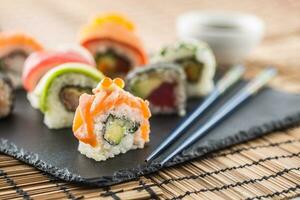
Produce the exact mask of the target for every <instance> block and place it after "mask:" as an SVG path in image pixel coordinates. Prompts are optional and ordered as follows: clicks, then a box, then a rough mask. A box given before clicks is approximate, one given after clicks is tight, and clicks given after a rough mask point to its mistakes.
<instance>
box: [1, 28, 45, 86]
mask: <svg viewBox="0 0 300 200" xmlns="http://www.w3.org/2000/svg"><path fill="white" fill-rule="evenodd" d="M42 49H43V47H42V46H41V45H40V44H39V43H38V42H37V41H36V40H35V39H34V38H32V37H30V36H28V35H26V34H24V33H15V32H1V33H0V70H1V71H3V72H5V73H6V74H7V75H8V76H9V77H10V79H11V80H12V83H13V86H14V87H15V88H20V87H21V86H22V79H21V76H22V71H23V65H24V62H25V60H26V58H27V57H28V56H29V54H31V53H32V52H35V51H40V50H42Z"/></svg>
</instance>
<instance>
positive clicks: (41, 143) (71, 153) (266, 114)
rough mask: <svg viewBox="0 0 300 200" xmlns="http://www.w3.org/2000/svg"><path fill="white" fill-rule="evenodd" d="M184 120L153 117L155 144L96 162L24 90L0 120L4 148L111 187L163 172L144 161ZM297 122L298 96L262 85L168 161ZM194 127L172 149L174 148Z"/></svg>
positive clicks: (60, 174) (65, 175) (53, 170)
mask: <svg viewBox="0 0 300 200" xmlns="http://www.w3.org/2000/svg"><path fill="white" fill-rule="evenodd" d="M241 84H243V83H241ZM241 84H240V85H239V86H237V87H235V88H234V89H232V90H231V91H229V92H228V94H227V95H225V96H224V97H223V98H222V99H221V100H219V101H218V102H217V104H216V106H214V107H213V108H212V109H211V110H209V111H208V112H206V114H205V116H206V117H209V116H210V114H211V113H212V112H213V111H214V110H215V109H217V108H218V107H219V106H220V105H221V104H222V103H223V102H224V100H226V99H227V98H228V97H230V96H231V95H232V94H234V93H235V91H236V90H237V89H238V88H239V87H240V86H241ZM200 102H201V100H200V99H195V100H192V101H190V102H189V109H188V110H189V111H191V110H192V109H193V108H194V107H195V106H196V105H198V104H199V103H200ZM180 120H181V119H180V118H179V117H177V116H175V115H169V116H155V117H152V119H151V130H152V132H151V142H150V143H149V144H148V145H147V146H146V147H145V148H144V149H142V150H132V151H129V152H127V153H126V154H122V155H119V156H117V157H115V158H113V159H108V160H107V161H105V162H96V161H94V160H92V159H89V158H87V157H85V156H83V155H81V154H80V153H79V152H78V151H77V145H78V142H77V141H76V139H75V138H74V137H73V135H72V132H71V130H70V129H64V130H58V131H53V130H49V129H47V127H46V126H45V125H44V124H43V123H42V121H43V116H42V114H41V113H40V112H39V111H37V110H34V109H33V108H32V107H30V105H29V102H28V101H27V99H26V97H25V92H23V91H18V92H17V102H16V106H15V110H14V113H13V115H12V116H10V117H9V118H7V119H4V120H1V121H0V152H3V153H6V154H8V155H12V156H14V157H15V158H17V159H19V160H22V161H24V162H26V163H28V164H31V165H33V166H35V167H37V168H38V169H40V170H42V171H45V172H47V173H49V174H51V175H53V176H55V177H57V178H60V179H63V180H66V181H72V182H78V183H83V184H89V185H97V186H107V185H112V184H115V183H119V182H123V181H126V180H130V179H134V178H136V177H137V176H141V175H143V174H148V173H151V172H154V171H157V170H159V168H158V165H157V164H156V162H153V163H152V164H151V165H148V166H146V164H145V163H144V160H145V158H146V156H147V155H149V153H150V152H151V151H152V150H153V149H155V147H156V146H158V144H159V143H161V142H162V141H163V138H165V137H166V136H167V134H168V133H169V131H170V130H172V129H173V128H174V127H175V126H176V124H177V123H178V122H179V121H180ZM203 120H204V119H201V120H199V122H198V123H197V124H196V126H197V125H201V123H203ZM299 121H300V95H296V94H289V93H285V92H279V91H275V90H273V89H269V88H267V89H264V90H263V91H261V92H260V93H259V94H258V95H257V96H255V97H253V98H251V99H249V100H248V101H247V102H246V103H244V105H242V106H241V107H239V109H238V110H236V112H234V113H232V115H231V116H230V117H228V118H227V119H225V121H224V122H222V123H221V124H219V125H218V126H217V127H216V128H214V129H213V130H212V131H211V132H210V133H209V134H208V135H207V136H205V137H204V138H202V139H201V140H200V141H198V142H197V143H196V144H194V145H193V146H192V147H190V148H189V149H187V150H186V151H184V152H183V153H182V154H181V155H179V156H177V157H176V158H174V159H173V160H172V161H171V162H169V163H167V165H168V166H171V165H175V164H179V163H182V162H184V161H187V160H191V159H193V158H196V157H199V156H202V155H204V154H206V153H207V152H211V151H214V150H218V149H221V148H225V147H227V146H229V145H232V144H236V143H239V142H242V141H246V140H249V139H253V138H255V137H258V136H261V135H263V134H266V133H269V132H271V131H275V130H281V129H284V128H288V127H291V126H294V125H296V124H298V123H299ZM193 129H195V127H193ZM193 129H191V131H192V130H193ZM191 131H190V132H188V133H187V134H186V135H185V136H184V137H182V138H181V139H180V140H178V142H177V143H175V144H174V145H173V146H172V147H171V148H170V149H169V151H172V148H176V146H177V145H178V144H179V143H180V141H182V140H183V139H184V138H185V137H188V135H189V134H190V133H191ZM166 153H167V152H166ZM163 156H164V155H162V156H161V157H159V158H158V159H157V160H159V159H161V158H162V157H163Z"/></svg>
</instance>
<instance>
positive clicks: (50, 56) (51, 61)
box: [22, 51, 93, 92]
mask: <svg viewBox="0 0 300 200" xmlns="http://www.w3.org/2000/svg"><path fill="white" fill-rule="evenodd" d="M68 62H78V63H84V64H88V65H93V63H91V61H89V60H88V59H87V58H86V57H84V56H83V55H81V54H79V53H78V52H75V51H63V52H59V51H58V52H47V51H39V52H35V53H32V54H30V56H29V57H28V58H27V59H26V61H25V64H24V71H23V75H22V79H23V86H24V88H25V89H26V90H27V91H28V92H30V91H32V90H34V88H35V86H36V85H37V83H38V81H39V80H40V79H41V77H42V76H43V75H44V74H45V73H46V72H47V71H49V70H50V69H52V68H54V67H56V66H58V65H60V64H64V63H68Z"/></svg>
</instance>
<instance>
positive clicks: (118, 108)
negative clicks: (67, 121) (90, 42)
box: [73, 77, 151, 161]
mask: <svg viewBox="0 0 300 200" xmlns="http://www.w3.org/2000/svg"><path fill="white" fill-rule="evenodd" d="M123 87H124V82H123V80H122V79H120V78H116V79H114V80H112V79H110V78H107V77H106V78H104V79H103V80H102V81H101V82H100V83H99V85H98V86H97V88H95V89H94V90H93V93H94V94H92V95H89V94H83V95H81V96H80V99H79V106H78V108H77V109H76V113H75V117H74V121H73V133H74V136H75V137H76V138H77V139H78V140H79V146H78V150H79V151H80V153H82V154H84V155H86V156H87V157H89V158H92V159H94V160H96V161H103V160H106V159H108V158H111V157H114V156H115V155H118V154H120V153H126V152H127V151H129V150H131V149H137V148H143V147H144V145H145V143H147V142H149V133H150V125H149V118H150V116H151V113H150V110H149V107H148V102H147V101H144V100H142V99H141V98H139V97H135V96H133V95H132V94H130V93H129V92H126V91H124V90H123Z"/></svg>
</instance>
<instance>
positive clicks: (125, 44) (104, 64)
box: [80, 14, 148, 77]
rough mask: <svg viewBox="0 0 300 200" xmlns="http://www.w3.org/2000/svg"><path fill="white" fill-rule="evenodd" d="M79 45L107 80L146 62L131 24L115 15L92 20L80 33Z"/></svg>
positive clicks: (123, 74)
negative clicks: (88, 54) (92, 57)
mask: <svg viewBox="0 0 300 200" xmlns="http://www.w3.org/2000/svg"><path fill="white" fill-rule="evenodd" d="M80 43H81V45H82V46H84V47H85V48H87V49H88V50H89V51H90V52H91V54H92V55H93V56H94V58H95V61H96V64H97V68H98V69H99V70H100V71H101V72H103V73H104V74H105V75H106V76H109V77H119V76H121V77H123V76H125V75H126V74H127V73H128V72H129V71H130V70H132V69H133V68H135V67H137V66H142V65H144V64H146V63H147V62H148V58H147V55H146V53H145V50H144V48H143V45H142V43H141V41H140V39H139V38H138V36H137V35H136V34H135V32H134V25H133V23H132V22H131V21H130V20H129V19H127V18H126V17H124V16H122V15H119V14H106V15H100V16H97V17H95V18H93V19H92V20H91V22H90V23H89V24H87V25H86V26H84V27H83V29H82V31H81V32H80Z"/></svg>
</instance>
